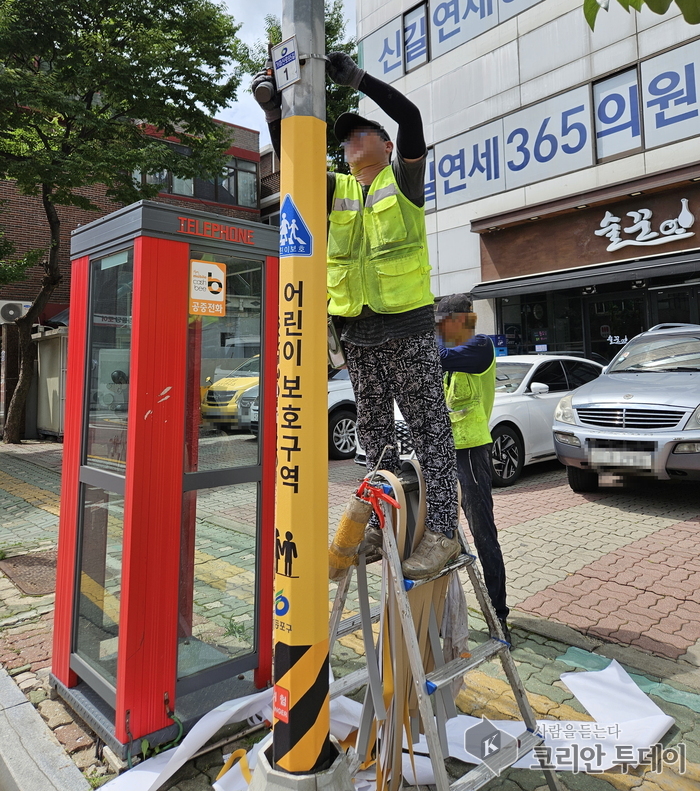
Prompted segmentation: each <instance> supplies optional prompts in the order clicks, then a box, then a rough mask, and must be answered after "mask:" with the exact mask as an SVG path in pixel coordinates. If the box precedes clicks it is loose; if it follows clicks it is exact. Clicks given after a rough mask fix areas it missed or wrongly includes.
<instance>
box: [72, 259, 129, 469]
mask: <svg viewBox="0 0 700 791" xmlns="http://www.w3.org/2000/svg"><path fill="white" fill-rule="evenodd" d="M90 280H91V286H90V291H91V294H90V305H91V314H90V328H89V350H88V358H87V359H88V366H89V368H88V376H89V387H88V404H87V433H86V441H85V445H84V454H85V455H84V457H83V458H84V463H85V464H86V465H88V466H89V467H97V468H99V469H103V470H109V471H110V472H115V473H118V474H119V475H124V474H125V466H126V424H127V416H128V412H129V357H130V350H131V301H132V292H133V282H134V265H133V254H132V251H131V250H124V251H123V252H120V253H115V254H113V255H108V256H105V257H103V258H99V259H96V260H93V261H91V262H90Z"/></svg>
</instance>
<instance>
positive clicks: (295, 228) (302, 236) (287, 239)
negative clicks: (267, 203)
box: [280, 194, 314, 258]
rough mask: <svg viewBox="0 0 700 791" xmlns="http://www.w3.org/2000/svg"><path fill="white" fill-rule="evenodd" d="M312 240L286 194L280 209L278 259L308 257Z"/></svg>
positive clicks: (292, 202) (310, 252)
mask: <svg viewBox="0 0 700 791" xmlns="http://www.w3.org/2000/svg"><path fill="white" fill-rule="evenodd" d="M313 246H314V238H313V236H312V235H311V232H310V231H309V229H308V227H307V225H306V223H305V222H304V220H303V218H302V216H301V213H300V212H299V210H298V209H297V207H296V206H295V205H294V201H293V200H292V196H291V195H289V194H287V195H286V196H285V199H284V201H282V208H281V209H280V258H287V257H289V256H304V257H308V256H310V255H311V254H312V252H313Z"/></svg>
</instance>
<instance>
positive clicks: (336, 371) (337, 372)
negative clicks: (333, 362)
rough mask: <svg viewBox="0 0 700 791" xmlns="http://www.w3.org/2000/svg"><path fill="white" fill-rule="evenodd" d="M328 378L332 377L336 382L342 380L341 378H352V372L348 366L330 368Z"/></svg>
mask: <svg viewBox="0 0 700 791" xmlns="http://www.w3.org/2000/svg"><path fill="white" fill-rule="evenodd" d="M328 378H329V379H332V380H333V381H334V382H340V381H341V380H346V381H347V380H348V379H349V378H350V374H349V373H348V369H347V368H330V369H329V371H328Z"/></svg>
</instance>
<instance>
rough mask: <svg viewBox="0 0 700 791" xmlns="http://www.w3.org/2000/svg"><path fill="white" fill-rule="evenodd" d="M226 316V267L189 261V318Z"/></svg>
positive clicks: (210, 262) (209, 262)
mask: <svg viewBox="0 0 700 791" xmlns="http://www.w3.org/2000/svg"><path fill="white" fill-rule="evenodd" d="M225 315H226V266H225V265H224V264H215V263H213V262H212V261H196V260H192V261H190V316H225Z"/></svg>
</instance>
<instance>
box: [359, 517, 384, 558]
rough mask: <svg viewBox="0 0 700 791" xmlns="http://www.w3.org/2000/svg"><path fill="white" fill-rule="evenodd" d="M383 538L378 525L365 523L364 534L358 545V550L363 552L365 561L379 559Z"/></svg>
mask: <svg viewBox="0 0 700 791" xmlns="http://www.w3.org/2000/svg"><path fill="white" fill-rule="evenodd" d="M383 540H384V539H383V537H382V530H381V528H380V527H377V526H376V525H367V527H366V528H365V536H364V538H363V539H362V543H361V544H360V547H359V551H360V552H364V553H365V562H366V563H375V562H376V561H377V560H381V558H382V553H381V552H380V550H381V548H382V542H383Z"/></svg>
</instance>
